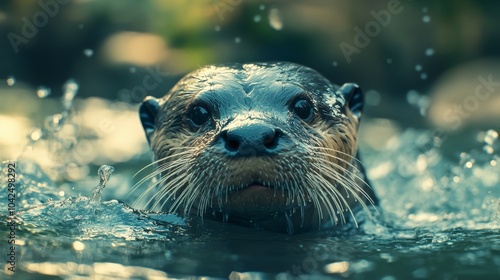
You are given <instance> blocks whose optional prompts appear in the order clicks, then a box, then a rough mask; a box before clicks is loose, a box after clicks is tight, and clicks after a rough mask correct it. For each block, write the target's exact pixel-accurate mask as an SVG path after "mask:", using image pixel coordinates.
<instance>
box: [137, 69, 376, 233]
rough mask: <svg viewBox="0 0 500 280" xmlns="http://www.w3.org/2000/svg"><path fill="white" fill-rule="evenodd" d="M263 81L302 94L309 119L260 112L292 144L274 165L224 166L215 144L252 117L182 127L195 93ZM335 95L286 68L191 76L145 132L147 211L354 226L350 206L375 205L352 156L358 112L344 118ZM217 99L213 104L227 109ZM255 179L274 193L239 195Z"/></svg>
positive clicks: (345, 104) (274, 225)
mask: <svg viewBox="0 0 500 280" xmlns="http://www.w3.org/2000/svg"><path fill="white" fill-rule="evenodd" d="M267 80H269V81H271V82H269V83H267V84H266V87H267V88H266V89H267V90H268V91H269V94H273V93H276V96H278V94H281V92H282V91H287V90H288V91H290V90H289V88H288V86H289V85H294V87H292V88H293V90H295V86H296V87H297V88H300V89H301V90H303V91H304V92H306V94H308V95H309V96H310V97H311V98H312V101H313V103H314V107H315V113H316V116H315V119H314V120H313V121H312V122H311V123H306V122H304V121H302V120H299V119H296V118H294V117H293V116H289V115H287V117H286V118H284V117H283V115H280V114H281V112H277V113H274V112H273V111H272V110H273V109H272V108H269V109H268V108H257V109H259V110H260V111H259V110H256V111H257V113H255V114H254V115H252V117H255V118H263V119H265V120H266V121H268V122H271V123H274V124H277V125H280V126H281V128H282V129H283V130H284V131H285V133H286V135H287V137H288V138H289V139H288V138H287V140H290V141H291V143H293V148H291V149H289V150H286V151H283V152H281V153H280V154H279V156H278V157H272V158H271V157H252V156H249V157H244V158H238V159H234V158H228V157H224V156H221V152H220V151H218V150H217V147H216V146H215V145H213V143H214V141H216V138H217V135H218V133H219V132H220V131H221V130H222V129H224V127H225V126H227V125H228V124H229V123H231V122H235V121H245V119H248V118H249V116H250V115H247V113H246V111H245V110H242V111H241V112H242V113H239V114H236V115H233V116H232V118H228V119H224V120H219V121H216V122H215V124H214V127H213V128H212V129H205V130H202V129H200V131H192V130H190V129H188V128H187V127H186V125H185V123H186V111H187V110H188V109H189V105H190V103H191V102H192V101H193V100H194V99H195V98H197V96H198V95H200V92H202V94H211V95H209V96H217V95H218V94H220V95H221V96H223V94H222V93H221V91H237V90H239V91H241V90H243V91H245V92H247V91H249V92H251V91H252V90H255V89H252V88H251V85H253V84H258V83H265V82H266V81H267ZM293 90H291V91H290V92H293ZM341 92H342V89H341V88H340V87H338V86H336V85H333V84H332V83H330V82H329V81H328V80H326V79H325V78H324V77H322V76H321V75H319V74H318V73H317V72H315V71H314V70H312V69H310V68H307V67H303V66H301V65H297V64H292V63H274V64H273V63H261V64H246V65H241V64H236V65H230V66H225V65H222V66H207V67H204V68H202V69H200V70H198V71H195V72H193V73H191V74H188V75H187V76H186V77H184V78H183V79H182V80H181V81H179V83H178V84H177V85H176V86H175V87H174V88H172V90H171V91H170V92H169V93H168V94H167V95H166V96H165V97H163V98H162V99H161V100H159V103H158V104H159V105H158V106H159V112H158V114H157V116H156V118H155V120H154V131H153V132H152V133H150V134H148V140H149V142H150V146H151V150H152V152H153V155H154V165H155V166H156V171H155V172H153V173H151V174H148V175H147V176H145V177H144V178H143V180H141V181H140V182H139V185H141V184H143V183H144V182H146V181H148V180H150V179H154V178H156V179H157V181H156V183H154V184H151V185H150V186H148V187H147V188H146V189H145V190H143V193H142V194H143V196H146V195H147V194H149V193H153V195H152V196H151V199H149V201H148V205H149V207H150V208H151V209H153V210H156V211H168V212H176V213H180V214H183V215H186V216H189V215H198V216H202V217H206V218H211V219H221V220H224V221H228V222H234V223H238V224H244V225H248V226H254V227H260V228H264V229H269V230H276V231H288V232H290V231H292V232H293V231H302V230H310V229H314V228H320V227H322V226H324V225H326V224H330V225H337V224H342V223H345V222H347V220H348V216H351V217H352V218H353V221H354V223H356V220H355V218H354V213H353V208H355V207H356V205H360V206H361V207H362V208H364V209H365V210H367V211H368V212H369V210H368V209H367V208H368V205H373V204H375V203H376V198H375V196H374V194H373V192H372V190H371V189H370V187H369V185H368V183H366V177H365V174H364V170H363V167H362V165H361V163H360V161H359V160H358V158H357V157H356V155H357V149H358V147H357V128H358V125H359V119H360V110H358V109H359V108H356V111H355V114H354V113H353V112H351V108H350V107H351V106H350V104H349V100H346V96H344V95H342V94H341ZM283 96H284V97H283V98H285V97H286V95H283ZM216 98H217V97H216ZM263 98H266V97H265V96H264V97H263ZM356 98H359V97H356ZM219 99H220V100H221V103H220V104H217V106H221V107H223V106H233V104H232V103H228V104H225V103H224V102H222V101H224V100H225V99H224V98H223V97H221V98H219ZM342 99H344V100H342ZM229 101H230V100H229ZM356 106H357V105H356ZM352 107H354V106H352ZM252 178H259V181H260V182H262V184H263V185H264V186H267V187H273V195H267V196H262V195H252V194H251V193H250V194H247V195H245V194H239V193H238V190H239V189H242V188H244V187H245V186H246V185H248V184H249V183H251V181H252V180H254V179H252ZM346 212H347V215H346V214H345V213H346ZM290 227H292V228H290Z"/></svg>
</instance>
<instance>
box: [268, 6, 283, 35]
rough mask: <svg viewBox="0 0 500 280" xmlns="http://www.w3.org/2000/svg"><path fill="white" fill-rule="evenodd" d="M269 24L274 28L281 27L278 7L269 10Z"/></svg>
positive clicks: (281, 22)
mask: <svg viewBox="0 0 500 280" xmlns="http://www.w3.org/2000/svg"><path fill="white" fill-rule="evenodd" d="M268 19H269V25H270V26H271V28H273V29H275V30H281V29H283V21H282V19H281V14H280V11H279V10H278V9H271V10H269V16H268Z"/></svg>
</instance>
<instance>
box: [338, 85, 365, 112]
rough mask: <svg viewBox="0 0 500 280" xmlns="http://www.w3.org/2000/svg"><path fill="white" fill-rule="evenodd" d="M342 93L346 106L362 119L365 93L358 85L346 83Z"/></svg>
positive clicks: (341, 90)
mask: <svg viewBox="0 0 500 280" xmlns="http://www.w3.org/2000/svg"><path fill="white" fill-rule="evenodd" d="M340 92H341V93H342V95H343V96H344V98H345V101H346V105H347V106H348V107H349V109H350V110H351V112H352V114H353V115H354V116H355V117H356V118H358V119H359V118H360V117H361V113H362V112H363V105H364V98H363V91H362V90H361V88H359V86H358V85H357V84H353V83H346V84H344V85H342V87H341V88H340Z"/></svg>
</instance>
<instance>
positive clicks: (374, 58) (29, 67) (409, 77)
mask: <svg viewBox="0 0 500 280" xmlns="http://www.w3.org/2000/svg"><path fill="white" fill-rule="evenodd" d="M40 1H41V2H50V0H24V1H19V0H4V1H2V2H1V3H0V62H1V63H0V79H5V78H6V77H7V76H9V75H13V76H15V77H16V78H17V79H18V80H21V81H24V82H26V83H28V84H29V85H31V86H33V87H38V86H40V85H45V86H48V87H50V88H52V92H53V96H57V95H58V94H60V87H61V85H62V84H63V83H64V81H66V80H67V79H69V78H74V79H76V80H77V81H78V82H79V83H80V85H81V90H80V96H102V97H107V98H111V99H116V98H117V97H118V96H119V92H120V90H123V89H132V88H134V87H135V86H137V85H140V84H141V83H142V80H143V78H144V75H146V74H147V73H148V72H147V71H146V70H145V69H144V67H137V65H133V64H132V65H129V64H126V65H125V64H116V63H112V62H110V61H108V60H107V58H106V57H103V52H102V47H103V45H104V43H105V42H106V40H107V39H109V38H110V36H112V35H114V34H117V33H119V32H123V31H133V32H141V33H151V34H156V35H158V36H160V37H161V38H162V39H163V40H164V41H165V46H166V47H165V51H164V55H162V56H161V57H160V58H159V59H158V62H157V64H156V65H159V66H161V68H162V69H165V71H166V72H169V73H170V75H168V76H167V77H165V79H164V81H162V83H161V84H160V85H159V86H158V87H156V88H154V89H152V90H150V91H149V92H148V94H150V95H155V96H161V95H163V94H165V93H166V92H167V91H168V89H169V88H170V87H171V86H172V85H173V84H174V83H175V82H176V81H177V80H178V79H179V77H180V76H181V75H182V74H184V73H185V72H188V71H191V70H194V69H196V68H197V67H199V66H202V65H205V64H208V63H224V62H249V61H275V60H287V61H293V62H297V63H302V64H304V65H307V66H310V67H312V68H314V69H317V70H318V71H319V72H321V73H322V74H324V75H325V76H326V77H327V78H329V79H330V80H332V81H333V82H335V83H339V84H340V83H343V82H347V81H352V82H356V83H359V84H360V85H361V86H362V87H363V88H364V89H365V91H367V90H370V89H373V90H376V91H378V92H380V93H381V95H382V97H383V98H385V99H384V102H383V103H384V104H385V105H383V106H382V107H381V108H380V110H378V111H377V112H375V113H374V114H376V115H380V116H384V117H391V118H397V117H398V116H399V115H400V114H401V113H403V112H405V109H404V108H402V109H401V110H394V109H392V110H387V108H388V107H391V108H394V107H398V106H395V105H397V104H401V103H403V100H405V98H406V93H407V92H408V90H410V89H415V90H418V91H421V92H424V93H425V92H426V91H427V90H428V89H429V88H430V87H431V85H432V83H433V81H434V80H435V79H437V78H438V77H439V76H440V75H441V74H442V73H443V72H445V71H446V70H447V69H449V68H452V67H454V66H456V65H458V64H461V63H463V62H466V61H469V60H474V59H477V58H482V57H491V56H497V55H498V49H499V48H500V37H499V36H498V29H497V27H498V26H499V23H500V19H499V18H498V14H499V11H500V9H499V8H500V3H499V2H498V1H492V0H491V1H465V0H462V1H452V0H443V1H424V0H422V1H406V0H401V1H400V3H401V5H402V6H403V8H404V9H403V11H402V12H401V13H400V14H397V15H392V18H391V21H390V24H389V25H388V26H387V27H382V28H381V31H380V34H379V35H377V36H374V37H373V38H371V41H370V43H369V45H368V46H367V47H365V48H362V49H361V52H360V53H359V54H353V55H352V57H351V58H352V62H351V63H347V61H346V59H345V57H344V55H343V53H342V51H341V49H340V48H339V44H340V43H341V42H346V43H349V44H353V39H354V36H355V32H354V30H353V28H354V27H359V28H361V29H364V28H365V26H366V24H367V23H369V22H370V21H372V20H373V15H372V14H371V12H372V11H375V12H378V11H380V10H382V9H386V8H387V5H388V3H389V0H377V1H372V0H351V1H350V0H323V1H307V2H305V1H287V0H275V1H246V0H244V1H236V0H234V1H229V0H200V1H182V0H168V1H163V0H149V1H134V0H120V1H111V0H110V1H95V0H85V1H84V0H80V1H76V0H75V1H71V2H70V3H69V4H65V5H61V6H60V7H59V8H60V11H59V12H58V14H57V15H55V16H54V17H51V18H50V19H49V21H48V24H47V25H46V26H43V27H40V28H39V32H38V34H37V35H36V36H35V37H34V38H32V39H30V40H29V42H28V43H27V44H21V45H20V46H19V49H20V51H19V53H17V54H16V53H15V52H14V51H13V48H12V46H11V43H10V42H9V40H8V37H7V34H9V32H14V33H16V34H21V33H22V28H23V22H22V20H21V19H22V18H23V17H26V18H28V19H30V20H31V19H32V17H33V15H34V14H35V13H36V12H38V11H40V10H41V7H40V4H39V2H40ZM54 1H55V0H54ZM52 2H53V1H52ZM221 5H222V6H221ZM220 7H226V8H227V10H225V11H223V13H222V16H221V10H220V9H219V8H220ZM218 9H219V10H218ZM271 9H276V10H277V11H278V12H279V15H280V17H281V21H282V24H283V28H282V29H280V30H277V29H276V28H273V27H272V24H270V22H269V18H268V17H269V12H270V11H271ZM425 15H428V16H429V17H430V22H428V23H426V22H424V21H423V16H425ZM428 48H432V49H434V50H435V54H434V55H433V56H426V55H425V50H426V49H428ZM85 49H92V50H94V54H93V55H92V56H91V57H86V56H85V55H84V54H83V52H84V50H85ZM137 51H138V52H140V51H141V50H137ZM388 60H390V61H391V62H390V63H388ZM417 64H420V65H422V67H423V70H422V72H425V73H426V74H427V77H428V78H427V79H424V80H423V79H421V77H420V73H419V72H417V71H415V65H417ZM156 65H152V67H156ZM130 67H136V68H134V69H137V71H135V70H134V71H131V70H130V69H131V68H130ZM133 101H134V102H138V101H139V100H133ZM384 106H385V107H384Z"/></svg>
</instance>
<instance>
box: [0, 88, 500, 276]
mask: <svg viewBox="0 0 500 280" xmlns="http://www.w3.org/2000/svg"><path fill="white" fill-rule="evenodd" d="M77 90H78V85H77V84H76V83H75V82H74V81H70V82H68V83H67V84H66V85H65V95H64V96H63V98H62V100H61V104H62V108H63V110H62V112H61V113H59V114H54V115H52V116H49V117H47V121H46V123H45V124H44V126H43V127H41V128H35V129H34V130H32V131H31V132H30V134H29V138H28V139H29V140H30V144H29V145H30V146H33V147H36V148H37V150H40V149H46V150H47V151H51V152H50V153H47V154H48V155H50V157H51V159H52V161H51V163H52V165H51V164H46V165H43V166H41V164H40V163H39V162H37V161H35V160H33V159H32V158H30V157H29V156H28V155H29V153H27V152H25V154H24V155H23V156H22V157H21V158H19V159H18V160H15V161H11V162H15V163H16V183H15V186H16V194H17V197H16V211H17V213H16V215H15V219H14V221H16V223H17V227H16V231H15V241H16V251H15V252H16V254H17V255H16V256H17V259H16V272H15V273H12V272H10V271H9V270H8V269H7V268H8V266H9V264H5V263H4V265H5V267H4V270H3V271H2V272H0V273H1V274H0V278H2V279H3V278H7V277H10V278H12V279H41V277H46V278H44V279H50V278H58V279H60V278H62V279H86V278H102V279H106V278H109V277H112V276H114V277H117V278H118V279H120V278H123V279H167V278H168V277H181V278H185V277H193V278H197V277H202V276H205V277H208V278H204V279H210V278H223V279H227V277H231V279H248V278H251V279H322V278H324V279H331V278H332V277H333V279H344V278H347V277H348V278H352V279H384V280H390V279H450V280H451V279H471V278H474V279H496V277H497V276H498V275H500V188H499V185H500V183H499V182H500V164H499V161H500V158H499V153H498V133H497V132H496V131H494V130H487V131H483V132H479V133H478V134H477V146H478V148H477V149H474V150H470V151H463V152H462V153H461V154H459V155H457V156H456V157H454V156H453V155H452V156H451V157H450V156H448V155H445V154H444V153H443V152H442V151H441V149H440V147H442V146H444V145H446V144H447V141H452V140H453V139H449V137H447V136H446V135H443V134H438V133H436V131H430V130H414V129H407V130H403V131H399V132H398V131H397V130H394V131H396V132H394V133H392V134H393V135H392V136H391V137H390V138H389V139H387V140H385V141H384V143H385V144H383V145H379V146H374V145H369V144H370V143H368V144H367V143H364V144H363V149H362V158H363V161H364V162H365V165H366V166H367V170H368V175H369V177H370V178H371V181H372V184H373V186H374V188H375V191H376V193H377V195H378V197H379V198H380V212H381V213H382V214H383V215H381V216H375V217H374V220H370V219H369V218H368V217H367V216H366V215H364V214H363V213H360V214H359V215H358V217H357V220H358V221H360V227H359V228H358V229H356V228H348V229H346V230H342V231H322V232H312V233H306V234H298V235H286V234H276V233H270V232H262V231H256V230H253V229H249V228H242V227H239V226H235V225H231V224H226V223H220V222H214V221H209V220H201V219H197V218H193V219H183V218H181V217H179V216H176V215H167V214H164V213H153V212H148V211H145V210H139V209H135V208H132V207H131V206H129V205H132V203H133V201H134V197H129V198H127V196H120V195H119V194H120V193H129V192H130V187H131V186H132V185H133V182H132V178H131V177H132V175H133V173H135V172H136V171H137V170H139V169H140V167H139V166H141V165H142V164H143V163H142V161H140V159H141V158H132V159H130V160H129V163H130V162H132V163H133V162H134V161H137V168H134V169H133V170H131V171H128V170H125V171H123V170H122V169H121V168H120V167H119V166H120V165H116V166H114V167H112V166H109V165H102V166H101V167H100V168H99V170H97V172H90V170H92V169H93V168H92V166H90V164H89V161H88V160H85V157H84V156H83V155H85V153H82V151H81V150H75V149H76V148H75V146H74V144H75V143H77V142H79V141H83V140H85V139H81V138H79V137H84V136H82V135H81V134H78V130H76V128H77V127H79V126H81V125H82V124H81V123H79V122H80V121H81V120H80V119H78V118H75V117H74V116H73V111H72V110H73V107H74V97H75V96H76V94H77ZM423 98H424V97H423V96H422V95H420V94H419V93H418V92H410V93H409V94H408V102H410V104H413V105H414V106H416V107H418V108H424V109H425V107H426V106H427V105H428V104H427V103H426V102H424V101H425V100H424V101H422V100H423ZM92 104H94V105H95V104H96V103H92ZM91 110H94V112H95V111H96V110H98V109H97V107H96V106H92V109H91ZM82 114H84V113H83V112H82ZM115 115H117V114H115ZM364 122H366V123H367V125H366V126H365V127H370V128H372V129H375V130H379V128H381V127H382V126H381V125H380V124H379V122H377V121H375V120H370V119H366V120H364ZM68 127H72V128H73V130H68ZM72 133H74V134H72ZM364 133H370V131H368V130H366V131H364ZM77 134H78V135H77ZM103 135H104V134H103ZM373 136H375V135H373ZM363 138H366V139H369V138H370V137H363ZM75 139H76V140H78V141H76V142H75V141H74V140H75ZM110 141H111V140H110ZM75 151H79V152H78V153H76V154H75ZM75 155H81V156H80V157H76V156H75ZM71 164H73V165H71ZM7 165H8V163H7V162H5V163H3V165H2V172H1V174H2V175H1V176H2V178H7V176H8V175H7V173H8V172H9V170H8V167H7ZM75 170H76V171H75ZM82 170H83V171H82ZM114 170H115V171H114ZM113 171H114V172H113ZM71 172H76V174H77V175H78V176H77V175H74V174H73V175H71ZM79 172H80V173H79ZM81 172H83V173H81ZM123 173H130V174H126V175H127V176H128V177H127V176H125V177H124V174H123ZM96 175H97V176H96ZM54 178H55V179H54ZM118 178H121V180H119V181H113V179H118ZM123 178H125V179H123ZM68 182H70V183H68ZM68 184H69V185H72V186H73V187H68ZM0 188H1V191H2V193H7V191H8V190H7V185H6V184H2V185H1V186H0ZM118 196H120V200H117V199H115V197H118ZM7 207H8V201H7V200H6V199H5V198H4V197H3V196H2V199H1V201H0V208H1V209H7ZM9 218H10V217H8V216H7V214H6V211H0V223H1V226H0V228H1V231H0V234H1V235H2V236H8V235H9V233H8V232H7V230H6V228H7V225H8V223H9V221H11V220H9ZM1 246H2V247H1V248H2V252H6V251H8V247H7V244H6V242H2V245H1ZM9 275H10V276H9ZM245 277H246V278H245Z"/></svg>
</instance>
